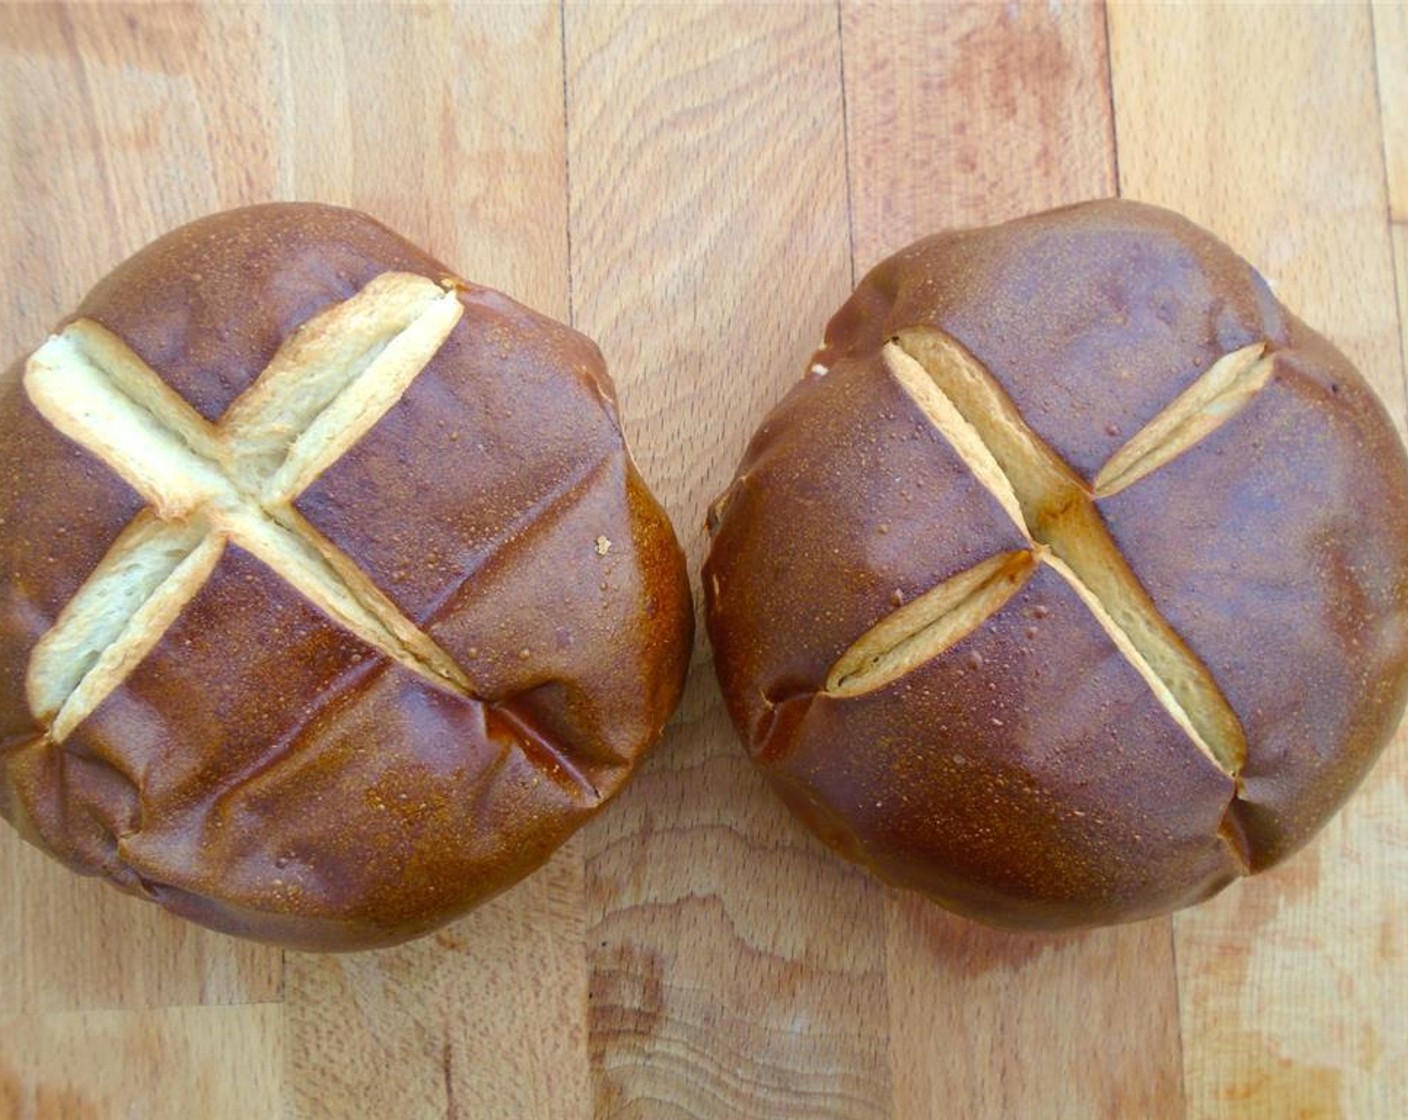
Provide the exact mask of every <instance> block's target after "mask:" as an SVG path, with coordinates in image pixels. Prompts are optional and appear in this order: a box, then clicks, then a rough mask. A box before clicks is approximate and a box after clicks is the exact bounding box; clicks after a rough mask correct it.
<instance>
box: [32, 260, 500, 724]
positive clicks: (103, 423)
mask: <svg viewBox="0 0 1408 1120" xmlns="http://www.w3.org/2000/svg"><path fill="white" fill-rule="evenodd" d="M463 313H464V308H463V306H462V304H461V303H460V301H459V299H458V297H457V296H456V294H455V292H454V290H453V289H452V288H450V289H449V290H447V288H446V287H442V286H441V285H439V284H436V283H434V282H433V281H431V280H429V279H427V278H425V277H423V276H415V275H411V274H408V273H396V272H388V273H383V274H382V275H380V276H378V277H377V278H376V279H374V280H372V281H371V282H370V283H369V284H367V285H366V287H364V288H363V289H362V290H361V291H359V292H358V293H357V294H356V295H354V296H353V297H352V298H351V299H348V300H346V301H344V302H342V303H339V304H336V305H334V306H333V307H330V308H329V309H327V310H326V311H323V312H322V313H320V314H319V315H317V316H315V317H313V318H312V319H310V320H308V321H307V322H306V323H304V324H303V325H302V326H301V327H299V328H298V330H297V331H295V332H294V333H293V334H292V335H291V336H290V337H289V338H288V339H287V341H285V343H284V344H283V345H282V346H281V347H280V348H279V351H278V353H277V354H275V355H274V358H273V360H272V361H271V362H270V363H269V365H268V367H267V368H266V369H265V370H264V371H263V372H262V373H261V374H260V375H259V377H258V378H257V379H256V380H255V382H254V383H253V384H252V385H251V386H250V387H249V388H248V389H247V390H246V391H245V392H244V393H242V394H241V395H240V396H239V397H238V398H237V399H236V400H235V401H234V403H233V404H232V405H231V406H230V408H229V409H228V410H227V411H226V413H225V415H224V416H223V417H222V418H221V420H220V422H219V423H218V424H215V425H212V424H211V423H209V422H208V421H207V420H206V419H205V418H204V417H202V416H201V415H200V414H199V413H198V412H196V411H195V409H194V408H192V407H191V406H190V405H189V404H188V403H187V402H186V401H185V400H183V399H182V398H181V397H180V396H178V395H177V394H176V393H175V392H174V391H172V389H171V388H170V387H169V386H168V385H167V384H166V383H165V382H164V381H163V380H162V379H161V378H160V377H159V376H158V375H157V374H156V372H155V371H153V370H152V369H151V368H149V367H148V366H147V365H146V364H145V363H144V362H143V361H142V360H141V358H139V357H138V356H137V355H136V354H134V353H133V352H132V351H131V350H130V349H129V348H128V347H127V345H126V344H125V343H124V342H123V341H122V340H121V339H119V338H118V337H117V336H116V335H114V334H112V333H111V332H110V331H108V330H106V329H105V328H104V327H102V326H100V325H99V324H97V323H95V322H92V321H91V320H79V321H77V322H75V323H72V324H70V325H69V326H68V327H66V328H65V329H64V331H63V332H62V333H61V334H59V335H57V336H54V337H52V338H50V339H49V340H48V341H47V342H46V343H45V344H44V345H43V346H42V347H40V349H39V350H38V351H36V352H35V354H34V355H33V357H31V358H30V360H29V363H28V365H27V366H26V370H25V378H24V384H25V389H26V391H27V392H28V394H29V397H30V399H31V401H33V403H34V405H35V407H36V408H38V410H39V411H40V412H41V413H42V414H43V415H44V417H45V418H46V419H47V420H48V421H49V422H50V423H51V424H53V425H54V427H55V428H57V429H58V430H59V431H60V432H62V433H63V434H64V435H66V436H68V437H69V438H70V439H72V440H74V441H76V442H77V443H79V444H81V445H82V446H84V447H85V448H87V449H88V450H89V451H90V452H92V453H93V454H95V455H97V456H98V457H99V458H100V459H102V460H103V461H104V462H105V463H106V464H107V465H108V466H109V467H111V468H112V469H113V470H114V471H115V472H116V473H117V474H119V475H120V476H121V477H122V478H123V479H124V480H126V482H127V483H128V484H129V485H131V486H132V488H133V489H134V490H136V491H137V492H138V493H139V494H140V495H141V496H142V497H143V498H144V499H146V501H147V502H148V503H149V506H148V508H146V509H144V510H143V511H142V512H141V513H140V514H138V515H137V517H136V518H134V519H133V521H132V522H131V523H130V524H129V525H128V526H127V528H126V529H124V530H123V532H122V533H121V534H120V535H119V537H118V538H117V540H116V541H115V542H114V544H113V545H112V546H111V548H110V549H109V550H108V552H107V554H106V555H105V556H104V557H103V559H102V561H101V562H100V563H99V564H98V566H97V568H96V569H95V570H94V571H93V573H92V574H91V575H90V576H89V578H88V580H87V581H86V582H85V583H84V584H83V586H82V587H81V588H80V589H79V590H78V592H77V593H76V594H75V595H74V597H73V599H72V600H71V601H70V602H69V603H68V605H67V606H66V607H65V608H64V609H63V611H62V612H61V613H60V615H59V618H58V620H57V621H56V623H55V624H54V627H53V628H52V629H51V630H49V631H48V633H46V634H45V635H44V637H43V638H41V639H40V641H39V642H38V644H37V645H36V646H35V648H34V651H33V653H32V654H31V657H30V663H29V671H28V675H27V678H26V691H27V694H28V699H29V704H30V708H31V710H32V711H33V712H34V713H35V715H36V716H37V717H38V718H39V719H40V720H41V721H42V722H44V723H45V724H46V725H47V726H48V729H49V736H50V738H51V739H53V740H54V741H56V742H61V741H63V740H64V739H65V738H66V737H67V736H68V735H69V734H70V733H71V732H72V731H73V729H74V728H75V727H77V726H78V724H79V723H80V722H82V720H83V719H84V718H86V717H87V716H88V715H89V714H90V713H91V712H93V711H94V710H95V709H96V708H97V707H98V705H99V704H101V703H102V701H103V699H104V698H105V697H107V696H108V695H110V694H111V692H112V691H113V690H114V689H115V688H117V687H118V686H119V685H120V684H121V683H122V681H123V680H125V679H126V678H127V676H128V675H129V674H130V673H131V672H132V670H133V669H134V668H135V667H136V666H137V664H138V663H139V662H140V661H141V660H142V658H144V657H145V656H146V655H147V653H148V652H150V651H151V649H152V648H153V647H154V646H155V645H156V644H157V642H158V641H160V639H161V636H162V635H163V634H164V633H165V632H166V630H167V629H168V628H169V627H170V626H171V624H172V623H173V622H174V621H175V619H176V617H177V616H178V615H179V614H180V612H181V610H182V609H183V608H184V607H185V606H186V604H187V603H189V602H190V601H191V600H192V599H193V598H194V597H195V595H196V594H197V593H198V592H199V591H200V589H201V587H202V586H203V585H204V583H205V581H206V579H207V578H208V577H209V576H210V574H211V573H212V572H213V571H214V570H215V566H216V563H217V562H218V561H219V559H220V555H221V553H222V552H223V550H224V547H225V545H226V543H227V542H234V543H235V544H237V545H239V546H241V547H242V548H244V549H245V550H246V551H248V552H249V553H251V554H252V555H254V556H256V557H258V558H259V559H260V560H261V561H263V562H264V563H265V564H267V565H268V566H269V567H270V568H271V569H272V570H273V571H274V572H276V573H277V574H278V575H279V576H280V577H282V578H283V579H285V580H287V581H288V583H289V584H291V585H292V586H293V587H294V588H295V589H296V590H298V591H299V592H300V593H301V594H302V595H304V596H305V597H306V598H307V599H308V600H310V601H311V602H312V603H313V604H314V605H315V606H317V607H318V608H320V609H321V610H322V611H324V612H325V613H326V614H327V615H329V616H330V617H331V618H333V619H335V620H336V621H337V622H338V623H339V624H341V625H342V626H344V627H345V628H346V629H347V630H349V631H351V632H352V633H354V634H356V635H357V637H359V638H360V639H361V640H362V641H364V642H366V643H367V644H368V645H370V646H372V647H373V648H374V649H376V650H377V651H379V652H380V653H382V654H384V655H386V656H387V657H389V658H391V659H393V660H395V661H396V662H398V663H399V664H401V665H404V666H406V667H407V668H409V669H411V670H412V671H414V672H416V673H418V674H420V675H421V676H422V677H424V678H426V679H427V680H429V681H431V682H432V683H434V684H435V685H437V686H439V687H441V688H445V689H449V690H452V691H454V692H457V693H459V694H461V695H466V696H467V695H471V694H472V689H471V687H470V683H469V681H468V679H467V678H466V676H465V674H464V672H463V671H462V670H461V669H460V668H459V666H457V665H456V664H455V662H454V660H453V659H452V658H451V657H450V655H449V654H448V653H446V652H445V651H444V650H443V649H441V648H440V647H439V646H438V645H437V644H436V643H435V641H434V640H433V639H432V638H431V637H430V636H429V635H428V634H426V633H424V632H423V631H422V630H420V629H419V628H418V627H417V626H416V625H415V624H414V623H413V622H411V621H410V620H409V619H407V618H406V617H405V616H404V615H402V614H401V612H400V611H399V610H398V609H397V608H396V607H395V605H394V604H393V603H392V602H391V600H390V599H388V598H387V597H386V595H385V594H383V593H382V592H381V591H380V589H378V588H377V587H376V586H375V584H373V583H372V581H371V579H370V578H369V577H368V576H367V575H366V574H365V573H363V572H362V571H361V570H359V569H358V567H357V566H356V564H355V563H354V562H353V561H352V560H351V558H350V557H348V556H346V555H345V554H344V553H342V552H341V551H340V550H338V549H337V547H336V546H334V545H333V544H332V542H330V541H328V540H327V539H326V538H325V537H323V536H322V535H321V534H320V533H319V532H318V531H317V530H316V529H314V528H313V526H312V525H310V524H309V523H308V522H307V521H306V520H304V519H303V517H302V516H300V515H299V514H298V512H297V511H296V510H295V509H294V508H293V502H294V500H295V499H296V498H297V497H298V496H299V495H300V494H301V493H303V491H304V490H306V489H307V488H308V487H309V486H311V485H312V484H313V482H314V481H315V480H316V479H317V478H318V476H319V475H321V474H322V473H323V472H324V471H325V470H327V469H328V468H329V467H330V466H331V465H332V464H333V463H334V462H336V461H337V460H338V459H339V458H340V457H341V456H342V455H343V454H344V453H346V452H347V451H348V450H349V449H350V448H351V447H352V446H353V444H355V443H356V442H357V441H358V440H359V439H361V437H362V436H363V435H364V434H366V432H367V431H368V430H370V429H371V427H372V426H373V425H374V424H375V423H376V422H377V421H378V420H380V419H381V417H382V416H383V415H385V414H386V412H387V411H388V410H389V409H390V408H391V407H392V406H393V405H394V404H395V403H396V402H397V401H398V400H400V398H401V396H402V394H404V393H405V391H406V389H407V388H408V387H409V386H410V384H411V382H412V381H413V380H414V379H415V378H416V377H417V376H418V375H419V374H420V372H421V371H422V370H423V369H424V368H425V367H426V366H427V365H428V364H429V362H430V360H431V359H432V358H433V357H434V356H435V354H436V352H437V351H439V349H440V347H441V346H442V345H443V344H444V342H445V339H446V338H447V337H449V334H450V331H451V330H452V329H453V328H454V326H455V324H456V323H457V322H459V319H460V317H461V315H463Z"/></svg>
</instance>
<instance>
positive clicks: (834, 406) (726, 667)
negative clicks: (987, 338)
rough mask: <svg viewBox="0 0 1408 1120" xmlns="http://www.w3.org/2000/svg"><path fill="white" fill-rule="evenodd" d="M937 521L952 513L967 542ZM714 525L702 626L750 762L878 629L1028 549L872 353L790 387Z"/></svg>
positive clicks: (720, 505)
mask: <svg viewBox="0 0 1408 1120" xmlns="http://www.w3.org/2000/svg"><path fill="white" fill-rule="evenodd" d="M931 509H947V510H951V511H952V516H953V518H954V520H955V522H956V523H961V524H963V525H964V526H965V532H964V533H962V534H956V533H952V532H950V531H949V529H948V527H947V526H946V525H945V524H943V523H942V522H941V521H938V520H936V519H933V518H931V517H929V516H928V515H927V511H929V510H931ZM716 510H717V511H718V513H719V516H720V520H719V522H718V526H717V529H716V532H715V536H714V543H713V548H712V550H711V552H710V555H709V559H708V561H707V562H706V564H705V566H704V572H703V582H704V595H705V602H706V608H707V609H706V620H707V623H708V627H709V636H710V640H711V641H712V643H713V648H714V664H715V668H716V671H717V673H718V675H719V680H720V683H721V685H722V687H723V693H724V697H725V699H726V700H727V702H728V705H729V711H730V714H731V715H732V717H733V719H734V723H735V725H736V726H737V727H738V728H739V730H740V734H741V735H742V736H743V738H744V741H745V742H746V743H748V744H749V746H750V749H753V750H758V749H760V747H761V744H763V743H764V742H765V741H766V739H767V730H766V729H767V728H768V726H769V725H770V724H771V723H772V721H773V720H774V718H775V713H776V709H777V706H778V705H779V704H781V703H783V702H784V701H786V700H788V699H789V698H791V697H795V696H799V695H806V694H810V693H814V692H817V691H820V690H822V689H824V688H825V687H826V680H827V676H828V674H829V673H830V671H831V669H832V667H833V666H834V665H835V664H836V662H837V661H838V659H839V658H840V657H841V656H842V654H843V653H844V652H845V651H846V650H847V649H848V648H850V646H851V645H852V644H853V643H854V642H855V641H856V640H857V639H858V638H860V636H861V635H862V634H864V633H865V632H866V631H867V630H869V629H870V628H871V627H872V626H874V625H875V624H876V623H877V622H878V621H879V620H880V619H881V618H883V617H884V616H886V615H887V614H889V613H890V612H892V611H893V610H895V609H896V607H898V606H902V605H903V604H905V603H910V602H913V601H914V600H915V599H917V598H919V596H921V595H923V594H924V593H925V592H927V591H929V590H930V589H931V588H933V587H935V586H937V585H938V584H941V583H943V582H944V581H945V580H948V579H950V578H952V577H953V576H956V575H957V574H958V573H960V572H963V571H967V570H968V569H970V568H972V567H973V566H974V565H976V564H979V563H982V562H983V561H984V560H986V559H988V558H989V557H991V556H993V555H995V554H997V553H1011V552H1019V551H1022V550H1024V549H1026V548H1028V547H1029V542H1028V541H1027V539H1026V537H1025V536H1024V535H1023V534H1022V533H1021V531H1020V530H1019V529H1018V528H1017V527H1016V526H1015V525H1014V524H1013V522H1012V520H1011V518H1010V517H1009V516H1008V515H1007V514H1006V513H1005V512H1004V511H1003V509H1002V507H1001V506H1000V505H999V504H998V502H997V501H996V500H995V499H994V498H993V497H992V495H991V494H990V493H989V492H988V491H987V490H986V489H985V488H984V487H983V485H982V484H981V483H979V482H978V481H977V480H976V479H975V478H974V477H973V476H972V474H971V473H970V472H969V471H968V470H967V468H966V467H965V465H964V462H963V460H962V458H960V456H959V455H958V454H957V453H955V452H954V450H953V449H952V448H951V447H950V446H949V444H948V443H947V441H946V440H945V439H944V438H943V436H942V435H941V434H940V433H939V432H938V431H937V430H936V429H935V427H934V426H933V424H931V423H930V422H929V420H928V418H927V417H926V416H925V414H924V413H923V412H922V411H921V410H920V408H919V407H918V405H916V403H915V402H914V401H913V400H912V399H911V398H910V397H909V395H908V394H906V393H905V391H904V389H903V388H902V387H901V386H900V384H899V383H898V382H897V381H896V380H895V379H894V378H893V377H891V376H889V375H888V373H887V372H886V370H885V367H884V364H883V362H882V361H881V358H880V355H879V354H876V355H873V356H872V357H871V358H869V359H867V360H850V359H847V360H844V361H841V362H839V363H837V365H836V366H835V367H834V368H833V369H832V370H831V371H830V372H829V373H828V374H827V375H826V376H825V377H823V378H812V379H808V380H807V381H806V382H803V383H802V384H801V385H800V386H798V388H797V389H795V390H794V391H793V392H792V394H791V395H790V396H789V397H788V398H787V399H786V400H785V401H784V402H783V403H782V404H781V405H780V406H779V407H778V409H777V411H776V412H774V414H773V415H772V416H771V417H770V418H769V419H768V420H767V421H766V422H765V423H764V425H763V426H762V428H761V429H760V430H759V432H758V435H757V436H756V437H755V438H754V440H753V444H752V447H751V448H750V449H749V452H748V455H747V457H746V458H745V459H744V462H743V465H742V466H741V467H740V469H739V474H738V479H737V481H735V483H734V485H733V487H732V488H731V489H730V491H729V492H728V493H727V494H726V495H725V496H724V497H723V498H722V499H721V500H720V502H719V503H716Z"/></svg>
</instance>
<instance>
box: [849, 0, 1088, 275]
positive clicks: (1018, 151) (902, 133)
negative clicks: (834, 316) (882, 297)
mask: <svg viewBox="0 0 1408 1120" xmlns="http://www.w3.org/2000/svg"><path fill="white" fill-rule="evenodd" d="M842 13H843V20H842V26H843V45H844V48H845V56H846V104H847V122H848V133H849V137H850V152H851V158H850V179H851V198H852V211H853V215H854V230H855V257H856V261H855V263H856V268H857V270H858V273H864V272H865V271H866V270H868V269H869V268H870V267H871V266H873V265H875V264H876V263H878V262H879V261H880V260H882V259H883V258H884V257H886V256H888V255H889V254H890V253H893V252H895V251H896V250H898V249H900V248H901V247H903V246H904V245H906V244H908V243H909V242H910V241H913V240H915V239H916V238H918V237H922V236H924V235H925V234H928V233H933V232H935V231H937V230H939V229H944V228H948V227H952V226H955V225H987V224H990V223H993V222H1000V221H1005V220H1006V219H1008V218H1014V217H1017V216H1018V215H1020V214H1027V213H1032V212H1035V211H1038V210H1047V209H1050V208H1051V207H1053V206H1061V205H1065V204H1067V203H1071V202H1078V201H1080V200H1082V199H1087V198H1100V197H1106V196H1109V195H1112V194H1114V193H1115V165H1114V134H1113V127H1114V126H1113V123H1112V122H1111V119H1110V89H1109V82H1108V80H1107V78H1108V71H1107V59H1106V56H1105V20H1104V13H1103V11H1102V9H1101V8H1100V7H1099V6H1095V5H1072V6H1070V7H1055V8H1048V9H1042V8H1039V7H1025V8H1024V7H1018V6H1015V5H1013V6H1009V7H1005V8H1003V7H999V6H997V5H993V4H983V3H978V4H949V5H942V6H939V5H931V6H925V5H898V4H887V3H880V4H877V3H852V2H847V3H845V4H844V5H843V7H842ZM906 44H923V48H924V49H923V50H922V51H920V52H918V53H917V54H915V55H913V56H908V55H907V54H906Z"/></svg>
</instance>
